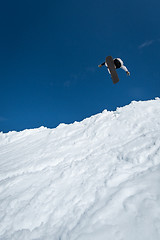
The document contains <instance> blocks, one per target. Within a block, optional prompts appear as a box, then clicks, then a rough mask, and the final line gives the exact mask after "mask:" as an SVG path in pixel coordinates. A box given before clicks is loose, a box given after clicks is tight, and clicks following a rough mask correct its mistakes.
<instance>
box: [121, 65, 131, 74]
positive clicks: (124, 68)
mask: <svg viewBox="0 0 160 240" xmlns="http://www.w3.org/2000/svg"><path fill="white" fill-rule="evenodd" d="M121 68H122V69H123V70H124V71H125V72H126V73H127V75H128V76H130V72H129V71H128V69H127V68H126V67H125V66H124V65H123V66H121Z"/></svg>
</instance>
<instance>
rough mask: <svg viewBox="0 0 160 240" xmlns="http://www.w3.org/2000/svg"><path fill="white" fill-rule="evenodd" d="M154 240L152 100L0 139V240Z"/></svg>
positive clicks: (158, 141)
mask: <svg viewBox="0 0 160 240" xmlns="http://www.w3.org/2000/svg"><path fill="white" fill-rule="evenodd" d="M22 239H23V240H31V239H34V240H44V239H45V240H135V239H136V240H159V239H160V99H159V98H156V99H155V100H151V101H146V102H132V103H131V104H130V105H128V106H125V107H123V108H118V109H117V110H116V111H115V112H109V111H107V110H104V111H103V112H102V113H100V114H97V115H95V116H92V117H90V118H88V119H85V120H83V121H82V122H75V123H73V124H70V125H65V124H60V125H59V126H58V127H57V128H55V129H47V128H44V127H41V128H39V129H32V130H25V131H22V132H9V133H7V134H3V133H0V240H22Z"/></svg>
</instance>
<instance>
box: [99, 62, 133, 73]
mask: <svg viewBox="0 0 160 240" xmlns="http://www.w3.org/2000/svg"><path fill="white" fill-rule="evenodd" d="M113 61H114V65H115V68H116V69H117V68H122V69H123V70H124V71H125V72H126V73H127V75H128V76H130V72H129V71H128V69H127V68H126V67H125V66H124V64H123V61H122V60H121V59H120V58H114V59H113ZM103 65H106V67H107V68H108V66H107V64H106V62H103V63H101V64H100V65H98V67H102V66H103ZM108 72H109V74H110V71H109V69H108Z"/></svg>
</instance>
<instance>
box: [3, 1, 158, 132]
mask: <svg viewBox="0 0 160 240" xmlns="http://www.w3.org/2000/svg"><path fill="white" fill-rule="evenodd" d="M159 9H160V1H159V0H157V1H154V0H153V1H148V0H145V1H144V0H142V1H137V0H136V1H128V0H125V1H118V0H115V1H108V0H92V1H91V0H81V1H77V0H68V1H66V0H65V1H64V0H61V1H58V0H52V1H51V0H45V1H41V0H32V1H31V0H27V1H25V0H24V1H17V0H15V1H7V0H6V1H3V2H2V3H1V9H0V86H1V93H0V131H3V132H8V131H13V130H16V131H20V130H23V129H26V128H28V129H30V128H37V127H40V126H45V127H49V128H53V127H56V126H57V125H58V124H60V123H72V122H74V121H80V120H83V119H84V118H86V117H90V116H91V115H94V114H97V113H100V112H102V111H103V110H104V109H107V110H115V109H116V108H117V107H121V106H124V105H126V104H129V103H130V102H131V101H133V100H149V99H153V98H155V97H159V93H160V67H159V66H160V27H159V26H160V16H159ZM107 55H112V56H113V57H120V58H122V60H123V61H124V63H125V65H126V66H127V68H128V69H129V71H130V72H131V76H130V77H127V76H126V74H125V72H124V71H123V70H118V75H119V78H120V82H119V83H118V84H116V85H113V83H112V80H111V79H110V76H109V75H108V72H107V69H106V67H103V68H98V67H97V66H98V64H100V63H102V62H103V61H104V60H105V57H106V56H107Z"/></svg>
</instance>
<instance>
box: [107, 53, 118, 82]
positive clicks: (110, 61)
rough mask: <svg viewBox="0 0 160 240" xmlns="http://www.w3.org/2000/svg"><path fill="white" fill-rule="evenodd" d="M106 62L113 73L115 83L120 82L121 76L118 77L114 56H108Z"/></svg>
mask: <svg viewBox="0 0 160 240" xmlns="http://www.w3.org/2000/svg"><path fill="white" fill-rule="evenodd" d="M106 64H107V66H108V68H109V71H110V73H111V78H112V81H113V83H114V84H116V83H117V82H119V78H118V74H117V72H116V68H115V65H114V61H113V58H112V57H111V56H108V57H106Z"/></svg>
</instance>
